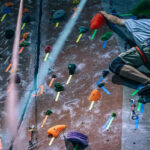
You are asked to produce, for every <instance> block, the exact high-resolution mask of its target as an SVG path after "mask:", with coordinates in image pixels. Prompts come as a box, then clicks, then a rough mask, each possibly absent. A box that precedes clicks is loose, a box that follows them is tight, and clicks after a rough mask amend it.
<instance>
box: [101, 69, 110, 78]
mask: <svg viewBox="0 0 150 150" xmlns="http://www.w3.org/2000/svg"><path fill="white" fill-rule="evenodd" d="M102 74H103V77H104V78H105V77H106V76H107V75H108V74H109V71H108V70H103V72H102Z"/></svg>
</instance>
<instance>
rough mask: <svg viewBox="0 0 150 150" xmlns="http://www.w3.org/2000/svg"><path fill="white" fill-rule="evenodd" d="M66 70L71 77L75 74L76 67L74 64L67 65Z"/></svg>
mask: <svg viewBox="0 0 150 150" xmlns="http://www.w3.org/2000/svg"><path fill="white" fill-rule="evenodd" d="M68 70H69V74H70V75H73V74H74V73H75V70H76V65H75V64H69V65H68Z"/></svg>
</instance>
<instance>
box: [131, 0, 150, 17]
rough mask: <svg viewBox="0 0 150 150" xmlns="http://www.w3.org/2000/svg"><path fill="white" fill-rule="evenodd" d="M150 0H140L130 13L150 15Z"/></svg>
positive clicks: (138, 15) (141, 15)
mask: <svg viewBox="0 0 150 150" xmlns="http://www.w3.org/2000/svg"><path fill="white" fill-rule="evenodd" d="M149 8H150V0H141V1H139V2H138V3H137V5H136V6H135V8H134V9H133V10H132V11H131V13H132V14H133V15H135V16H137V17H145V18H146V17H148V18H149V17H150V9H149Z"/></svg>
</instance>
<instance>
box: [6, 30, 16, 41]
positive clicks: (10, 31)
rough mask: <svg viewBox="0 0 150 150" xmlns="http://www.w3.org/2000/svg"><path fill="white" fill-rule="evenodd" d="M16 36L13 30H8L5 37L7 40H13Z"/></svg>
mask: <svg viewBox="0 0 150 150" xmlns="http://www.w3.org/2000/svg"><path fill="white" fill-rule="evenodd" d="M13 36H14V31H13V30H11V29H8V30H6V32H5V37H6V39H11V38H12V37H13Z"/></svg>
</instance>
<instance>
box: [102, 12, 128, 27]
mask: <svg viewBox="0 0 150 150" xmlns="http://www.w3.org/2000/svg"><path fill="white" fill-rule="evenodd" d="M100 13H101V14H102V15H103V16H104V17H105V18H106V19H107V20H108V21H110V22H111V23H114V24H117V25H120V26H125V24H124V19H120V18H118V17H116V16H113V15H110V14H108V13H106V12H105V11H100Z"/></svg>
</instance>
